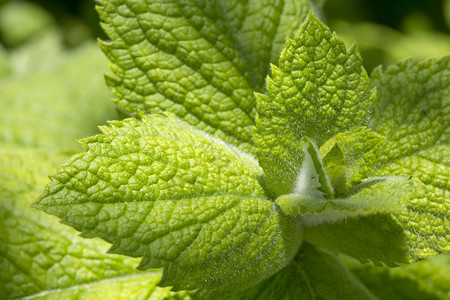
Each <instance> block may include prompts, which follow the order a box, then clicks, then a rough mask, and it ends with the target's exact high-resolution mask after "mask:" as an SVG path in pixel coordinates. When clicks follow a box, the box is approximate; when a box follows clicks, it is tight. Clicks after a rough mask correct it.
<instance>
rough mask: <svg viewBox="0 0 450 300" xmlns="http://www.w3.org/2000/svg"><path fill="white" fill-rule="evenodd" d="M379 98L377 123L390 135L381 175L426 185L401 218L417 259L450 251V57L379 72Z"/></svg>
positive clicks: (374, 82)
mask: <svg viewBox="0 0 450 300" xmlns="http://www.w3.org/2000/svg"><path fill="white" fill-rule="evenodd" d="M372 85H373V86H376V87H377V89H378V91H379V102H378V103H377V106H376V110H375V112H374V118H373V120H372V121H371V127H372V128H373V129H374V130H375V131H377V132H379V133H381V134H383V135H385V136H386V137H387V142H386V145H385V146H383V151H382V153H381V156H380V159H379V163H378V165H377V169H378V170H377V171H376V175H379V176H385V175H386V174H389V175H397V176H405V177H411V176H412V178H416V179H418V180H419V181H421V182H422V183H423V184H424V185H425V186H424V189H423V193H422V194H421V195H418V196H417V197H415V198H413V199H411V200H410V201H409V203H408V205H407V211H405V212H404V213H402V214H401V215H399V216H397V221H398V222H399V223H400V224H401V225H402V227H403V228H405V232H406V234H407V236H408V240H409V242H408V247H409V248H410V255H411V256H412V257H413V259H414V260H418V259H421V258H423V257H427V256H430V255H434V254H438V253H441V252H444V251H450V217H449V214H450V210H449V207H450V184H449V183H450V160H449V157H450V101H449V93H450V56H446V57H443V58H440V59H430V60H425V61H422V62H420V63H418V64H415V65H414V64H412V62H411V61H410V60H407V61H404V62H401V63H399V64H397V65H394V66H391V67H389V68H388V69H387V70H386V72H384V73H383V72H382V71H381V69H377V70H376V71H374V74H373V75H372Z"/></svg>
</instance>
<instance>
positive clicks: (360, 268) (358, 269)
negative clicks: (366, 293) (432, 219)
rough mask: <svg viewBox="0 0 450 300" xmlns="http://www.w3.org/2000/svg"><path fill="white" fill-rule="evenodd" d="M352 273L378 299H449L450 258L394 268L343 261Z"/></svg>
mask: <svg viewBox="0 0 450 300" xmlns="http://www.w3.org/2000/svg"><path fill="white" fill-rule="evenodd" d="M345 262H346V264H347V266H348V267H349V268H350V270H351V271H352V273H353V274H355V275H356V276H357V277H358V279H359V280H361V282H362V283H364V285H365V286H366V287H367V288H368V289H369V290H370V291H371V292H372V293H373V294H374V295H376V296H377V297H378V298H379V299H394V300H422V299H436V300H438V299H442V300H444V299H448V293H449V290H448V283H449V282H450V273H449V272H448V270H449V268H450V256H449V255H448V254H447V255H445V254H442V255H436V256H433V257H429V258H427V259H425V260H423V261H421V262H418V263H415V264H408V265H404V266H400V267H397V268H388V267H377V266H373V265H372V264H363V265H362V264H359V263H357V262H355V261H350V260H348V259H346V260H345Z"/></svg>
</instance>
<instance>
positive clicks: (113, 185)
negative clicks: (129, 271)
mask: <svg viewBox="0 0 450 300" xmlns="http://www.w3.org/2000/svg"><path fill="white" fill-rule="evenodd" d="M110 126H111V127H102V128H101V130H102V131H103V132H104V133H105V134H104V135H97V136H94V137H91V138H87V139H85V140H82V141H81V143H82V144H83V146H84V147H85V149H86V152H85V153H82V154H79V155H75V156H74V157H72V159H71V160H70V161H69V162H67V163H66V164H65V165H64V166H63V167H61V168H60V169H59V170H58V172H57V174H56V175H54V176H52V177H51V179H52V183H51V184H49V185H48V186H47V187H46V189H45V191H44V193H43V195H42V196H41V197H40V198H39V199H38V200H37V202H36V203H35V206H36V207H38V208H41V209H43V210H45V211H46V212H48V213H50V214H54V215H56V216H58V217H60V218H61V219H62V221H63V222H64V223H65V224H68V225H71V226H73V227H74V228H75V229H77V230H79V231H81V232H82V234H83V236H84V237H95V236H98V237H101V238H103V239H105V240H106V241H108V242H110V243H112V244H113V246H112V248H111V249H110V252H113V253H119V254H126V255H130V256H134V257H143V259H142V261H141V263H140V265H139V268H140V269H149V268H156V267H163V268H164V274H163V277H162V279H161V282H160V285H161V286H168V285H170V286H173V288H174V290H181V289H185V290H198V291H199V295H201V296H205V297H206V296H208V295H211V294H213V293H217V294H220V293H224V292H230V291H239V290H242V289H246V288H248V287H250V286H252V285H254V284H257V283H258V282H259V281H261V280H263V279H265V278H267V277H269V276H270V275H272V274H273V273H275V272H276V271H278V270H279V269H281V268H282V267H284V266H285V265H286V264H287V263H288V262H289V261H290V260H291V259H292V257H293V256H294V255H295V253H296V251H297V249H298V247H299V244H300V241H301V238H302V232H301V228H299V224H298V223H297V221H296V220H295V219H292V218H289V217H287V216H285V215H284V214H283V213H282V212H281V211H280V210H279V208H278V207H277V206H276V205H274V203H273V202H272V201H269V200H268V199H267V198H266V196H265V193H264V190H263V187H262V186H261V183H263V182H262V181H261V180H262V175H263V174H262V171H261V169H260V168H259V166H258V165H257V163H256V161H254V160H253V159H252V158H251V157H250V156H248V155H246V154H245V153H243V152H241V151H240V150H237V149H236V148H235V147H232V146H229V145H227V144H225V143H224V142H222V141H220V140H217V139H215V138H213V137H211V136H209V135H208V134H205V133H203V132H201V131H199V130H197V129H195V128H194V127H191V126H189V125H188V124H186V123H184V122H182V121H180V120H178V119H176V118H175V117H174V116H172V115H162V116H161V115H153V116H144V115H142V122H140V121H138V120H136V119H126V120H124V121H121V122H119V121H114V122H110Z"/></svg>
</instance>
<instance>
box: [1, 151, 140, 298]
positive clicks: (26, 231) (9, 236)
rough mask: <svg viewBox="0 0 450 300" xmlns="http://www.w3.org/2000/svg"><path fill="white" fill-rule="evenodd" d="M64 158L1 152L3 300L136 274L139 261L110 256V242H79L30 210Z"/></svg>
mask: <svg viewBox="0 0 450 300" xmlns="http://www.w3.org/2000/svg"><path fill="white" fill-rule="evenodd" d="M64 158H65V156H64V155H61V154H58V153H55V152H47V151H40V150H21V149H12V150H1V151H0V266H1V270H2V271H1V272H0V298H1V299H9V298H17V297H24V296H30V295H34V294H36V293H39V292H42V291H52V290H56V289H65V288H70V287H75V286H78V285H82V284H87V283H93V284H94V283H95V282H98V281H100V280H102V279H106V278H115V277H117V276H123V275H124V274H131V273H136V270H135V269H134V266H135V265H136V264H137V261H136V260H135V259H131V258H126V257H122V256H118V255H107V254H105V252H106V250H107V249H108V244H107V243H106V242H103V241H101V240H94V239H90V240H87V239H83V238H80V237H79V236H78V232H76V231H75V230H73V229H72V228H70V227H68V226H64V225H61V224H60V223H59V222H58V219H57V218H55V217H52V216H49V215H47V214H45V213H42V212H39V211H37V210H35V209H31V208H29V207H28V205H29V204H30V203H31V201H33V200H34V199H36V197H38V195H39V193H40V192H41V191H42V188H43V187H44V185H45V183H47V181H48V178H47V174H48V173H49V172H51V170H53V168H55V167H56V165H57V164H59V163H60V162H61V160H62V159H64ZM72 291H73V295H74V296H76V295H77V293H76V288H74V289H73V290H72Z"/></svg>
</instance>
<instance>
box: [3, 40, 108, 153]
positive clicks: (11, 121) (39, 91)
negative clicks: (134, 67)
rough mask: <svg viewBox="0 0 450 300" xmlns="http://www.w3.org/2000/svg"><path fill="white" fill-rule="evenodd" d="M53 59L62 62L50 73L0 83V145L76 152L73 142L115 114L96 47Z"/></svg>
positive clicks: (83, 47)
mask: <svg viewBox="0 0 450 300" xmlns="http://www.w3.org/2000/svg"><path fill="white" fill-rule="evenodd" d="M28 51H32V49H28ZM54 59H61V63H60V64H59V65H58V66H57V67H54V68H53V69H52V72H44V71H43V70H41V71H39V72H30V73H29V74H28V75H27V76H26V77H24V78H20V79H19V78H14V77H7V78H4V79H3V80H2V81H0V99H1V103H2V109H1V110H0V144H3V145H6V144H8V145H16V146H19V145H20V146H26V147H45V148H51V149H60V148H61V147H66V148H70V149H76V150H78V149H79V147H78V145H77V144H76V143H75V142H74V139H76V138H80V137H83V136H86V135H89V134H94V133H95V132H97V128H96V126H97V125H98V124H101V123H104V122H105V120H107V119H110V118H114V116H115V115H116V114H115V112H114V106H113V105H112V104H111V103H110V97H111V94H110V92H109V91H108V89H107V88H106V87H105V86H104V82H103V80H102V70H103V69H104V64H103V62H102V59H101V52H100V51H99V50H98V49H97V48H96V46H95V44H94V43H92V44H85V45H84V46H82V47H80V48H78V49H77V50H75V51H73V52H71V53H70V54H67V55H64V56H62V57H59V58H58V57H55V58H54Z"/></svg>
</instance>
